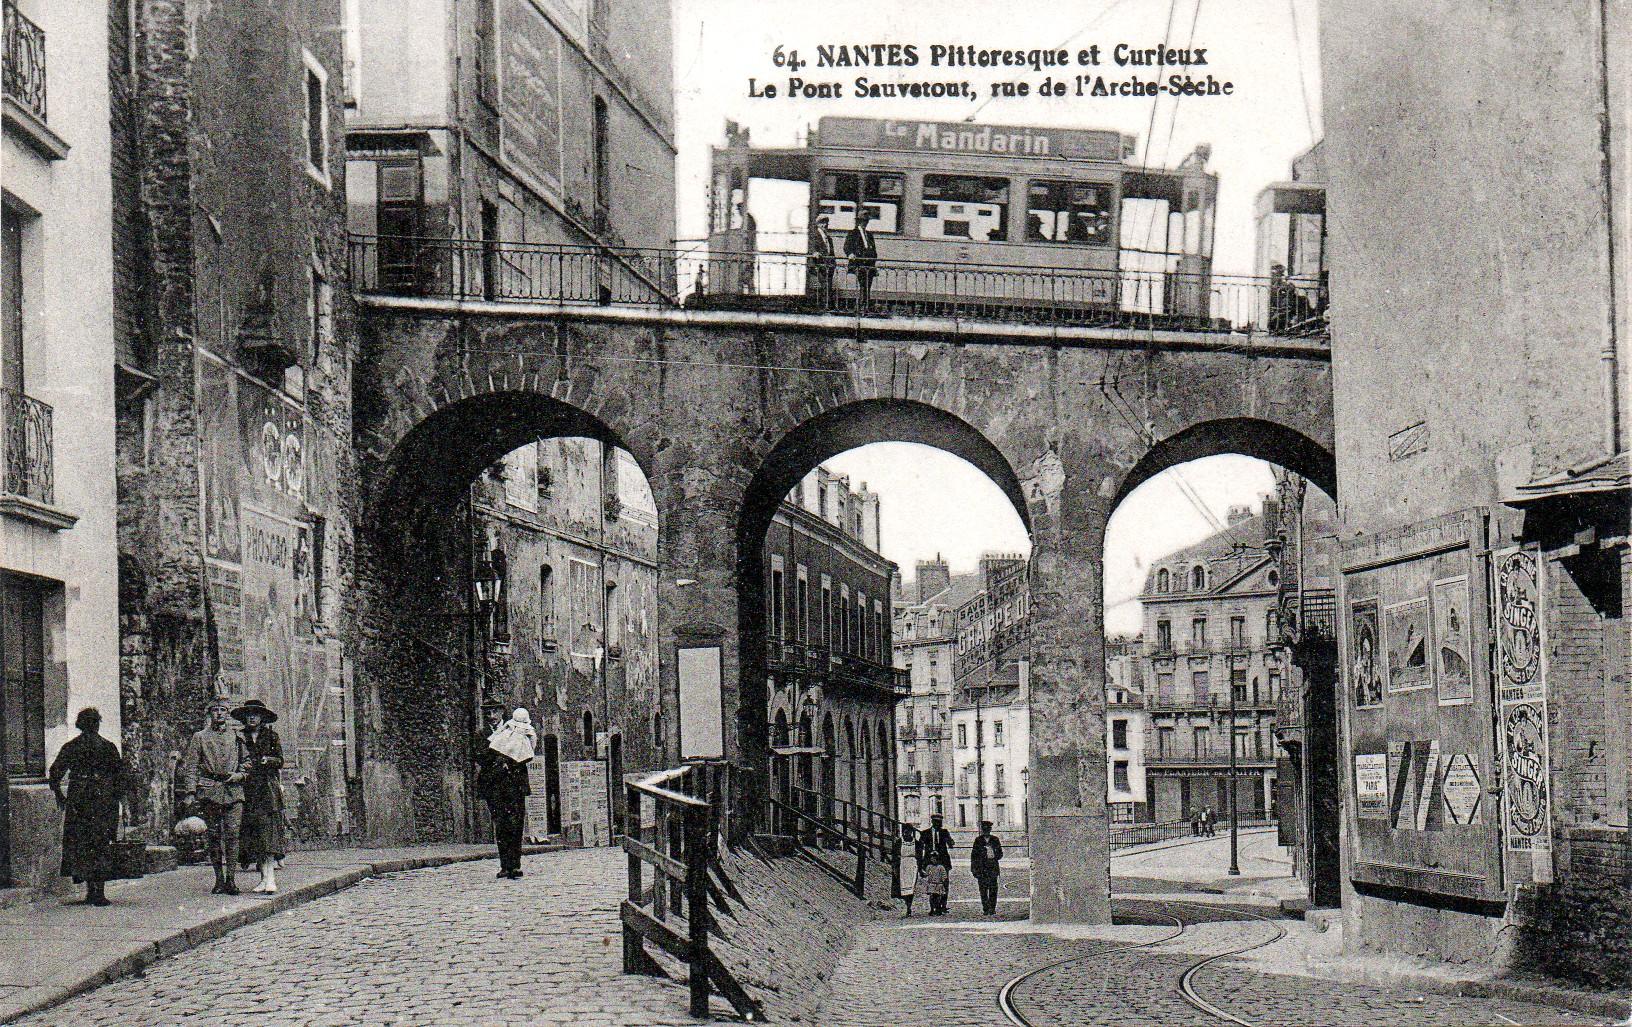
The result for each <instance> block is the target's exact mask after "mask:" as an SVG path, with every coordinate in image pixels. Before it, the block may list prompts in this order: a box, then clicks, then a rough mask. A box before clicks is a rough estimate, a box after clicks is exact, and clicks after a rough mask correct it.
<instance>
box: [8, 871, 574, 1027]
mask: <svg viewBox="0 0 1632 1027" xmlns="http://www.w3.org/2000/svg"><path fill="white" fill-rule="evenodd" d="M560 848H561V847H560V846H552V845H529V846H527V847H525V848H524V849H523V850H522V851H523V853H525V854H528V855H535V854H538V853H543V852H554V851H557V850H558V849H560ZM492 858H494V853H493V852H491V851H484V852H460V853H448V854H445V855H435V856H409V857H403V858H398V859H386V860H379V861H376V862H369V861H367V860H359V861H358V862H357V863H355V864H352V865H351V866H350V867H349V869H345V870H341V871H339V872H337V873H335V874H333V875H332V876H329V877H324V878H322V879H320V880H316V881H312V882H310V883H308V884H303V885H300V886H299V887H296V888H292V889H289V890H288V891H280V892H279V893H278V894H277V895H275V896H273V897H272V898H270V899H265V900H261V901H257V902H255V903H254V904H253V905H247V906H244V907H242V908H239V909H233V910H228V911H226V912H222V913H219V914H217V915H215V916H212V917H211V918H209V919H208V920H205V921H203V922H202V923H197V924H193V925H192V926H190V927H183V928H181V929H179V930H177V931H174V932H172V933H171V934H167V935H165V936H164V937H162V938H158V939H156V940H154V941H149V942H142V943H141V944H140V945H139V947H137V948H136V949H135V950H134V951H130V952H126V953H124V954H122V955H119V956H116V957H114V958H113V960H112V962H110V963H108V964H107V965H105V966H101V967H98V968H96V969H94V970H91V971H89V972H87V973H84V974H82V975H80V976H78V977H69V978H67V979H66V980H63V981H61V982H60V983H57V982H53V983H49V984H42V985H38V986H36V987H32V988H24V989H22V990H21V991H20V992H19V993H18V994H17V995H16V996H14V997H12V998H9V999H5V1000H0V1027H4V1025H10V1024H14V1023H16V1022H17V1021H18V1020H21V1019H22V1018H23V1017H25V1016H31V1015H33V1014H34V1013H38V1012H42V1011H44V1010H46V1009H50V1008H52V1007H53V1006H57V1005H61V1004H62V1003H64V1002H66V1001H68V1000H69V999H71V998H74V997H75V996H77V995H83V994H84V993H85V992H87V991H94V990H95V989H97V988H100V987H101V986H102V985H104V984H111V983H113V982H114V981H117V980H120V979H122V978H125V977H130V976H132V975H134V974H139V973H141V972H142V971H144V970H146V969H147V968H148V967H150V966H152V965H153V964H155V963H157V962H159V961H161V960H164V959H169V958H170V957H171V956H174V955H177V954H179V953H182V952H186V951H187V950H189V949H194V948H197V947H199V946H200V945H203V944H204V943H205V942H209V941H214V940H216V939H217V938H220V937H222V936H224V935H227V934H230V933H231V932H233V931H235V930H237V929H238V928H240V927H244V926H247V925H249V924H252V923H256V922H258V921H261V920H265V919H268V918H269V917H273V916H276V915H277V914H279V913H282V912H284V911H286V910H289V909H291V908H293V907H295V906H299V905H304V904H305V903H307V902H311V901H312V900H314V899H321V898H324V897H326V896H329V895H333V894H335V893H336V892H339V891H344V890H345V889H347V888H350V887H352V886H353V885H355V884H358V883H360V882H362V881H365V880H367V879H368V878H371V877H383V876H385V875H387V874H395V873H401V872H403V871H406V870H426V869H430V868H432V867H441V866H450V865H452V864H455V863H474V862H476V861H478V860H483V859H492Z"/></svg>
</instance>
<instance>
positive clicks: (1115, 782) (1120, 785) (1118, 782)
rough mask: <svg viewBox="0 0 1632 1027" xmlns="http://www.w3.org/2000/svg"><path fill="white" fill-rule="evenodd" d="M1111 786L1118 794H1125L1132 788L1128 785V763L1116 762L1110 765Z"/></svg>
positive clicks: (1125, 761) (1124, 761)
mask: <svg viewBox="0 0 1632 1027" xmlns="http://www.w3.org/2000/svg"><path fill="white" fill-rule="evenodd" d="M1111 784H1112V786H1113V787H1114V788H1115V789H1116V790H1117V791H1119V792H1126V791H1128V790H1130V789H1131V788H1132V785H1130V784H1129V783H1128V761H1127V760H1117V761H1116V762H1115V763H1112V764H1111Z"/></svg>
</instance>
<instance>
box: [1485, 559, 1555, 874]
mask: <svg viewBox="0 0 1632 1027" xmlns="http://www.w3.org/2000/svg"><path fill="white" fill-rule="evenodd" d="M1495 559H1496V596H1495V600H1496V611H1495V613H1496V664H1497V671H1498V674H1499V678H1498V680H1497V695H1498V699H1499V702H1500V707H1501V725H1502V729H1501V744H1502V816H1503V827H1504V828H1505V832H1504V833H1505V835H1506V838H1507V848H1508V849H1509V850H1510V851H1513V852H1529V853H1532V854H1538V853H1549V852H1551V850H1552V797H1551V793H1550V782H1549V777H1548V767H1549V755H1548V751H1547V748H1548V746H1547V663H1546V652H1547V646H1546V637H1545V627H1544V624H1545V618H1544V616H1543V609H1542V600H1541V597H1542V580H1541V574H1542V562H1541V552H1540V550H1539V549H1538V548H1536V547H1534V546H1528V547H1526V546H1514V547H1510V548H1508V549H1502V550H1498V551H1497V552H1496V554H1495ZM1535 869H1536V870H1538V871H1544V868H1543V862H1542V861H1540V860H1537V861H1536V862H1535ZM1547 869H1550V867H1548V868H1547Z"/></svg>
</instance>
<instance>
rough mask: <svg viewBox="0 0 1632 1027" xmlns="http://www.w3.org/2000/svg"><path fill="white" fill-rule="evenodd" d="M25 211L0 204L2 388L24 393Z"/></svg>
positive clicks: (0, 343) (7, 204)
mask: <svg viewBox="0 0 1632 1027" xmlns="http://www.w3.org/2000/svg"><path fill="white" fill-rule="evenodd" d="M23 217H24V215H23V212H22V211H21V210H19V209H17V208H16V207H14V206H12V205H11V203H9V202H6V203H3V204H0V234H3V235H4V239H5V260H4V263H5V268H4V272H5V277H4V280H3V281H0V303H4V305H5V310H4V315H3V317H0V388H4V389H7V390H8V391H11V392H22V391H23ZM7 723H10V721H9V720H8V721H7Z"/></svg>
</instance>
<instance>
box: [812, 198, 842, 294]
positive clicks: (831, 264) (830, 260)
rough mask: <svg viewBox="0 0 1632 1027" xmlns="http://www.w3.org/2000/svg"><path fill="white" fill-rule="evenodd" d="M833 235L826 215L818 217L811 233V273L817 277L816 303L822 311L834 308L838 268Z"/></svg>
mask: <svg viewBox="0 0 1632 1027" xmlns="http://www.w3.org/2000/svg"><path fill="white" fill-rule="evenodd" d="M834 252H835V251H834V248H833V233H832V232H830V231H829V230H828V221H827V215H826V214H818V215H817V216H816V226H815V228H813V229H812V230H811V233H810V271H811V274H813V275H815V276H816V302H817V303H819V304H821V309H823V310H828V309H831V308H832V306H833V272H834V270H835V268H836V267H837V266H838V261H837V260H835V259H834Z"/></svg>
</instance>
